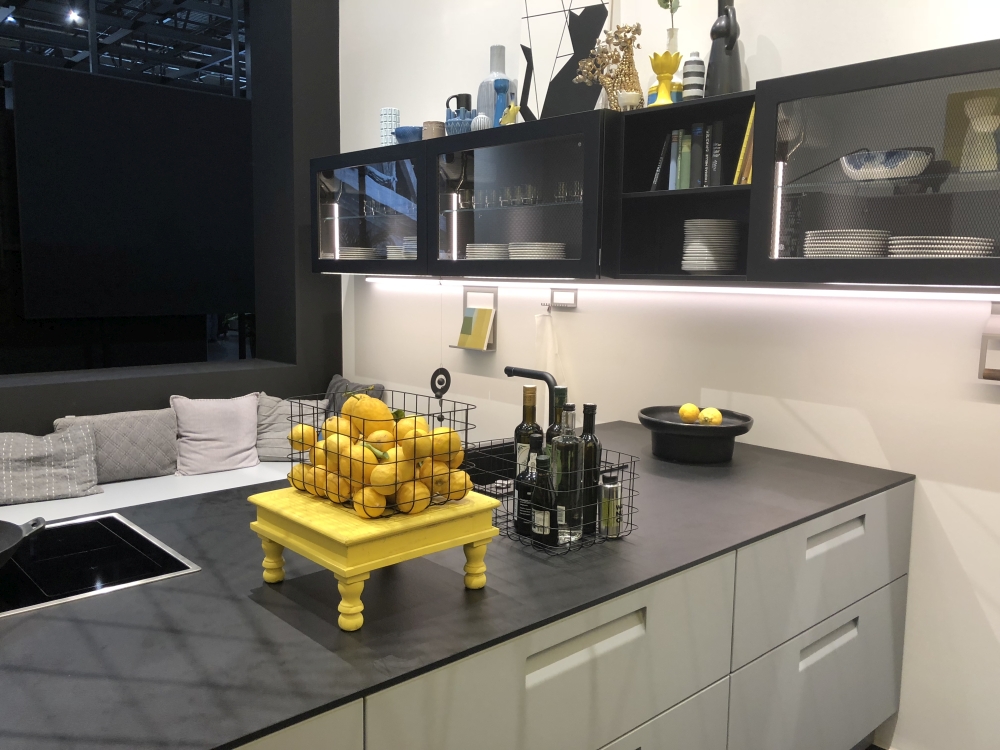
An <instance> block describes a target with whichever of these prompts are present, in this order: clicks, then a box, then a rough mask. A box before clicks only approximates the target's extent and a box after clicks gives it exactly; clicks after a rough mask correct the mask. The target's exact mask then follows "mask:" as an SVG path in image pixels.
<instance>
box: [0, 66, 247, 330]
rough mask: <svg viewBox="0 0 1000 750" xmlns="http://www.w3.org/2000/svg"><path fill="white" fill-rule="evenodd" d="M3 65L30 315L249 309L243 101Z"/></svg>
mask: <svg viewBox="0 0 1000 750" xmlns="http://www.w3.org/2000/svg"><path fill="white" fill-rule="evenodd" d="M8 65H9V66H10V77H11V79H12V82H13V104H14V120H15V135H16V146H17V177H18V203H19V214H20V230H21V253H22V273H23V279H24V312H25V316H26V317H29V318H69V317H113V316H126V315H194V314H198V313H201V314H205V313H210V312H218V311H223V310H228V311H235V312H252V311H253V304H254V303H253V296H254V284H253V220H252V205H253V204H252V180H253V170H252V164H251V162H250V160H249V159H248V158H247V155H248V154H249V153H250V148H251V145H250V137H251V121H250V102H248V101H246V100H244V99H238V98H233V97H230V96H223V95H216V94H207V93H201V92H197V91H185V90H181V89H176V88H171V87H168V86H159V85H155V84H150V83H141V82H136V81H125V80H121V79H118V78H109V77H107V76H99V75H91V74H89V73H83V72H77V71H68V70H60V69H58V68H50V67H44V66H36V65H29V64H26V63H9V64H8Z"/></svg>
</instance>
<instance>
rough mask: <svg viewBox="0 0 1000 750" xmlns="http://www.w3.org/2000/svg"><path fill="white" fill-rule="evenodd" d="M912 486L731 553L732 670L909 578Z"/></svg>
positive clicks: (902, 487) (809, 522) (892, 490)
mask: <svg viewBox="0 0 1000 750" xmlns="http://www.w3.org/2000/svg"><path fill="white" fill-rule="evenodd" d="M913 488H914V483H913V482H907V483H906V484H903V485H900V486H898V487H893V488H892V489H890V490H887V491H886V492H882V493H879V494H878V495H874V496H872V497H869V498H865V499H864V500H860V501H858V502H856V503H851V504H850V505H848V506H846V507H844V508H840V509H838V510H835V511H833V512H832V513H827V514H826V515H824V516H821V517H820V518H816V519H813V520H812V521H807V522H806V523H803V524H800V525H798V526H795V527H793V528H791V529H788V530H787V531H783V532H781V533H780V534H775V535H774V536H771V537H768V538H767V539H762V540H761V541H759V542H756V543H755V544H751V545H748V546H747V547H744V548H742V549H740V550H738V551H737V553H736V599H735V613H734V616H733V619H734V625H735V627H734V631H733V670H734V671H735V670H736V669H739V668H740V667H742V666H744V665H745V664H749V663H750V662H751V661H753V660H754V659H756V658H757V657H758V656H760V655H761V654H764V653H767V652H768V651H770V650H771V649H773V648H774V647H775V646H777V645H778V644H781V643H784V642H785V641H787V640H788V639H789V638H791V637H793V636H795V635H798V634H799V633H801V632H802V631H804V630H805V629H806V628H810V627H812V626H813V625H815V624H816V623H818V622H820V621H821V620H824V619H826V618H827V617H829V616H830V615H832V614H833V613H834V612H839V611H840V610H841V609H843V608H844V607H846V606H848V605H849V604H852V603H853V602H856V601H858V600H860V599H862V598H864V597H865V596H867V595H868V594H870V593H872V592H873V591H875V590H876V589H879V588H881V587H882V586H885V585H886V584H887V583H889V582H890V581H894V580H896V579H897V578H899V577H900V576H901V575H904V574H906V572H907V571H908V569H909V562H910V529H911V526H912V522H913Z"/></svg>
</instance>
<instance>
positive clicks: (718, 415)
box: [677, 404, 722, 425]
mask: <svg viewBox="0 0 1000 750" xmlns="http://www.w3.org/2000/svg"><path fill="white" fill-rule="evenodd" d="M677 413H678V414H679V415H680V418H681V421H682V422H684V423H685V424H695V423H698V424H707V425H720V424H722V412H720V411H719V410H718V409H714V408H712V407H711V406H709V407H707V408H705V409H699V408H698V407H697V406H696V405H694V404H684V406H682V407H681V408H680V409H678V410H677Z"/></svg>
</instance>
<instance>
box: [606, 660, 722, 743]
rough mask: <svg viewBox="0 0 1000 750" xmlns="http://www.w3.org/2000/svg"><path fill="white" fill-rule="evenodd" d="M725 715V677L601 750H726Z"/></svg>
mask: <svg viewBox="0 0 1000 750" xmlns="http://www.w3.org/2000/svg"><path fill="white" fill-rule="evenodd" d="M728 713H729V678H728V677H726V678H724V679H722V680H719V681H718V682H717V683H715V684H714V685H712V686H711V687H708V688H705V689H704V690H702V691H701V692H700V693H698V694H696V695H692V696H691V697H690V698H688V699H687V700H686V701H684V702H683V703H681V704H680V705H678V706H674V707H673V708H671V709H670V710H669V711H665V712H664V713H662V714H660V715H659V716H657V717H656V718H655V719H652V720H651V721H647V722H646V723H645V724H643V725H642V726H641V727H638V728H637V729H634V730H633V731H631V732H629V733H628V734H626V735H625V736H624V737H620V738H618V739H617V740H615V741H614V742H612V743H611V744H610V745H607V746H606V747H604V748H603V750H726V729H727V728H726V721H727V716H728Z"/></svg>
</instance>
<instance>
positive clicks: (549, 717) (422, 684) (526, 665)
mask: <svg viewBox="0 0 1000 750" xmlns="http://www.w3.org/2000/svg"><path fill="white" fill-rule="evenodd" d="M734 576H735V554H733V553H730V554H728V555H725V556H723V557H720V558H717V559H715V560H711V561H709V562H707V563H704V564H702V565H699V566H697V567H695V568H691V569H690V570H686V571H684V572H682V573H679V574H677V575H675V576H671V577H670V578H667V579H664V580H662V581H657V582H656V583H654V584H651V585H649V586H645V587H643V588H641V589H638V590H637V591H633V592H630V593H628V594H625V595H624V596H620V597H618V598H616V599H613V600H612V601H609V602H605V603H604V604H600V605H598V606H596V607H592V608H591V609H588V610H586V611H584V612H580V613H578V614H576V615H573V616H571V617H567V618H566V619H564V620H560V621H558V622H555V623H553V624H551V625H547V626H545V627H543V628H540V629H538V630H536V631H533V632H531V633H528V634H526V635H523V636H520V637H519V638H515V639H513V640H511V641H509V642H507V643H503V644H501V645H499V646H496V647H495V648H492V649H488V650H486V651H484V652H482V653H479V654H476V655H474V656H470V657H468V658H467V659H463V660H461V661H458V662H455V663H454V664H449V665H448V666H446V667H442V668H441V669H437V670H435V671H433V672H429V673H428V674H425V675H421V676H420V677H416V678H414V679H412V680H408V681H407V682H404V683H402V684H400V685H396V686H393V687H391V688H388V689H386V690H383V691H380V692H378V693H375V694H374V695H371V696H369V697H368V698H366V699H365V730H366V734H365V738H366V742H365V747H366V748H367V750H397V748H403V747H405V748H407V749H408V750H468V748H472V747H475V748H481V749H482V750H494V749H495V750H534V749H536V748H537V750H559V749H560V748H567V750H598V748H601V747H603V746H604V745H607V744H608V743H609V742H612V741H614V740H615V739H616V738H619V737H621V736H623V735H624V734H625V733H627V732H629V731H630V730H632V729H633V728H634V727H638V726H640V725H641V724H643V723H644V722H646V721H649V720H650V719H651V718H653V717H654V716H657V715H658V714H660V713H662V712H663V711H665V710H667V709H668V708H670V707H671V706H675V705H677V704H678V703H680V702H681V701H683V700H684V699H686V698H688V697H690V696H692V695H694V694H695V693H697V692H698V691H699V690H702V689H703V688H705V687H707V686H709V685H712V684H713V683H715V682H717V681H718V680H720V679H723V678H724V677H726V675H727V674H728V672H729V663H730V658H731V653H730V648H731V644H732V597H733V586H734Z"/></svg>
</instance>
